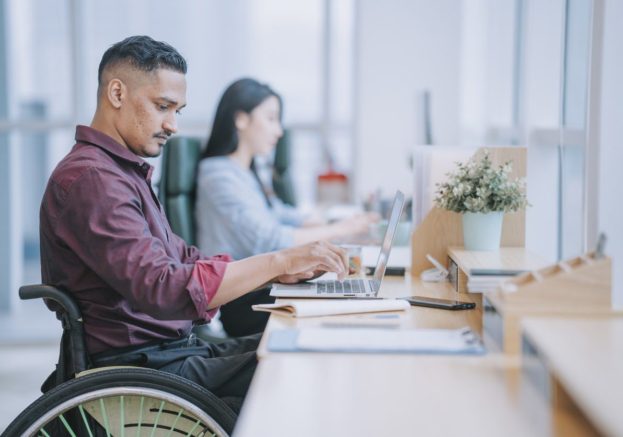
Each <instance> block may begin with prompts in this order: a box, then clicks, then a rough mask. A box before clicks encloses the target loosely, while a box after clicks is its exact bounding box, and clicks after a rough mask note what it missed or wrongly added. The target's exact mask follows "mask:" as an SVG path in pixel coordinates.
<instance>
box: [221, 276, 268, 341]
mask: <svg viewBox="0 0 623 437" xmlns="http://www.w3.org/2000/svg"><path fill="white" fill-rule="evenodd" d="M269 293H270V287H269V288H262V289H260V290H256V291H252V292H251V293H247V294H245V295H243V296H241V297H239V298H238V299H236V300H232V301H231V302H229V303H228V304H226V305H223V306H222V307H221V323H222V324H223V328H224V329H225V332H227V335H229V336H230V337H242V336H245V335H250V334H257V333H259V332H263V331H264V328H265V327H266V323H268V317H269V316H270V314H269V313H267V312H264V311H253V310H252V309H251V305H255V304H260V303H274V302H275V298H274V297H271V296H270V295H269Z"/></svg>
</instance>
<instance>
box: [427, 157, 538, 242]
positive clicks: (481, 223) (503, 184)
mask: <svg viewBox="0 0 623 437" xmlns="http://www.w3.org/2000/svg"><path fill="white" fill-rule="evenodd" d="M511 170H512V163H511V162H510V161H509V162H506V163H504V164H502V165H500V166H499V167H498V168H494V167H493V165H492V163H491V160H490V159H489V153H488V152H487V151H485V153H484V154H483V155H482V158H480V159H478V157H477V156H474V157H473V158H471V159H470V160H469V161H468V162H467V163H466V164H464V163H460V162H458V163H457V169H456V171H455V172H453V173H448V180H447V181H446V182H443V183H441V184H437V191H436V193H435V194H436V197H435V204H436V205H437V206H438V207H439V208H443V209H447V210H448V211H453V212H457V213H459V214H462V216H463V244H464V246H465V249H467V250H497V249H498V248H499V247H500V238H501V236H502V221H503V219H504V213H507V212H515V211H518V210H520V209H523V208H525V207H526V206H528V202H527V199H526V193H525V180H524V179H523V178H517V179H514V180H509V174H510V172H511Z"/></svg>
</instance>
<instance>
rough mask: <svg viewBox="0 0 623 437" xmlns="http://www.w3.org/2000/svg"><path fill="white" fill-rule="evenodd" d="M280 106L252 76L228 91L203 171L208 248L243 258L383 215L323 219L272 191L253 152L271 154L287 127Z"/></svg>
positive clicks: (200, 186) (200, 215)
mask: <svg viewBox="0 0 623 437" xmlns="http://www.w3.org/2000/svg"><path fill="white" fill-rule="evenodd" d="M281 106H282V102H281V97H279V95H278V94H277V93H275V92H274V91H273V90H272V89H271V88H269V87H268V86H267V85H264V84H261V83H259V82H257V81H256V80H253V79H240V80H238V81H236V82H234V83H233V84H231V85H230V86H229V87H228V88H227V90H226V91H225V93H224V94H223V97H222V98H221V101H220V102H219V105H218V108H217V110H216V115H215V118H214V125H213V128H212V133H211V135H210V138H209V140H208V144H207V147H206V149H205V150H204V152H203V155H202V161H201V162H200V164H199V172H198V183H197V202H196V222H197V238H198V242H199V247H200V248H201V249H202V250H204V251H206V252H207V253H222V252H223V253H228V254H230V255H231V256H232V257H233V258H234V259H242V258H246V257H249V256H252V255H256V254H258V253H264V252H270V251H273V250H278V249H282V248H286V247H290V246H294V245H299V244H304V243H308V242H312V241H317V240H330V239H334V238H340V237H347V236H351V235H356V234H359V233H363V232H367V231H368V226H369V224H370V223H372V222H373V221H375V220H376V216H375V215H371V214H360V215H357V216H354V217H351V218H349V219H345V220H342V221H339V222H336V223H333V224H329V225H327V224H323V225H318V224H317V223H318V222H317V221H312V220H308V221H306V220H305V217H304V216H303V215H301V214H300V213H299V212H298V211H297V210H296V209H295V208H293V207H291V206H289V205H286V204H284V203H283V202H281V201H280V200H279V199H278V198H277V197H276V196H274V195H270V194H267V191H266V190H265V189H264V187H263V186H262V184H261V182H260V179H259V178H258V176H257V173H256V172H255V168H254V165H253V159H254V158H255V157H256V156H258V155H267V154H269V153H270V152H271V151H272V150H273V149H274V148H275V146H276V144H277V141H278V140H279V138H280V137H281V136H282V135H283V129H282V127H281Z"/></svg>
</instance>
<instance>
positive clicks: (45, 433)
mask: <svg viewBox="0 0 623 437" xmlns="http://www.w3.org/2000/svg"><path fill="white" fill-rule="evenodd" d="M39 431H40V432H41V433H42V434H43V435H44V436H45V437H50V434H48V433H47V432H45V429H43V428H41V429H40V430H39Z"/></svg>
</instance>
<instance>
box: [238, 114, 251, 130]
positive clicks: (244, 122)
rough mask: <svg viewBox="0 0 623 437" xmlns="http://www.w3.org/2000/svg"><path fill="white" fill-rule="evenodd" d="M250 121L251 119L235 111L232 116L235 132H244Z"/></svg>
mask: <svg viewBox="0 0 623 437" xmlns="http://www.w3.org/2000/svg"><path fill="white" fill-rule="evenodd" d="M250 121H251V117H250V116H249V114H247V113H246V112H244V111H236V113H235V114H234V124H235V126H236V129H237V130H244V129H245V128H246V127H247V126H248V125H249V122H250Z"/></svg>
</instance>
